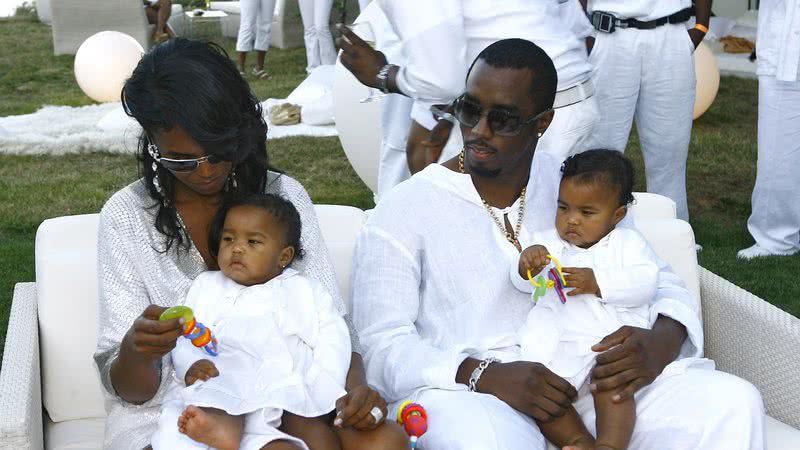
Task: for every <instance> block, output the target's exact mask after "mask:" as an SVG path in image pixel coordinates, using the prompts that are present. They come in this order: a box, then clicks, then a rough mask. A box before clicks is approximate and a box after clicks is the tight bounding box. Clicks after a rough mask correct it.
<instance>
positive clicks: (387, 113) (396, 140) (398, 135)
mask: <svg viewBox="0 0 800 450" xmlns="http://www.w3.org/2000/svg"><path fill="white" fill-rule="evenodd" d="M413 104H414V100H413V99H411V98H408V97H406V96H404V95H399V94H390V95H387V96H386V97H384V98H383V101H382V103H381V150H380V151H381V153H380V161H379V163H378V192H376V201H380V198H381V197H382V196H383V195H386V193H387V192H389V190H390V189H392V188H393V187H395V186H396V185H398V184H400V183H401V182H403V181H404V180H406V179H408V177H410V176H411V173H410V172H409V170H408V160H407V158H406V142H407V141H408V129H409V126H411V116H410V114H411V105H413Z"/></svg>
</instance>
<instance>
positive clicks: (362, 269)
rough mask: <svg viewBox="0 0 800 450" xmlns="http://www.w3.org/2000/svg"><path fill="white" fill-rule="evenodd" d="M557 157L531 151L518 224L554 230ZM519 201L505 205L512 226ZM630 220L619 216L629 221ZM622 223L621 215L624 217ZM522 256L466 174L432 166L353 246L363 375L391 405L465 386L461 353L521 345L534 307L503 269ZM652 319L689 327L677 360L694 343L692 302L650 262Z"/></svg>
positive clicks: (696, 322)
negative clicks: (654, 290)
mask: <svg viewBox="0 0 800 450" xmlns="http://www.w3.org/2000/svg"><path fill="white" fill-rule="evenodd" d="M560 166H561V161H560V160H557V159H556V158H554V157H552V156H550V155H547V154H544V153H540V154H537V155H536V158H535V161H534V170H533V171H532V173H531V177H530V181H529V183H528V188H527V196H526V206H525V215H524V227H525V228H527V229H529V230H544V229H547V228H552V227H553V224H554V221H555V212H556V206H557V197H558V185H559V180H560ZM519 206H520V205H519V200H517V201H516V202H515V203H514V204H513V205H512V206H511V207H509V208H507V211H503V210H499V209H495V210H494V212H495V214H496V215H497V216H498V217H500V218H501V220H502V215H503V214H504V213H505V212H507V213H508V220H509V222H510V223H512V224H514V223H516V221H517V215H518V214H519ZM626 220H627V219H626ZM623 222H624V221H623ZM518 258H519V253H518V251H517V249H516V247H514V245H512V244H511V243H509V242H508V241H507V240H506V239H505V236H504V234H503V233H501V232H500V229H499V228H498V226H497V224H495V222H494V221H493V220H492V219H491V217H489V214H488V212H487V210H486V208H485V207H484V205H483V203H482V201H481V198H480V196H479V195H478V192H477V191H476V190H475V187H474V186H473V184H472V179H471V178H470V176H469V175H465V174H460V173H456V172H453V171H451V170H449V169H446V168H444V167H443V166H440V165H436V164H433V165H430V166H428V167H427V168H426V169H425V170H423V171H422V172H420V173H419V174H417V175H416V176H414V177H412V178H411V179H409V180H407V181H405V182H403V183H401V184H400V185H398V186H396V187H395V188H394V189H393V190H392V191H391V192H390V193H389V194H388V195H387V196H386V198H385V199H384V200H382V201H381V203H380V204H379V205H378V206H377V207H376V209H375V210H374V211H373V213H372V215H371V216H370V218H369V220H368V222H367V224H366V225H365V227H364V229H363V230H362V232H361V234H360V235H359V238H358V240H357V243H356V249H355V254H354V262H353V320H354V323H355V325H356V329H357V330H358V333H359V338H360V340H361V345H362V348H363V349H364V352H363V353H362V354H363V356H364V361H365V365H366V370H367V379H368V380H369V382H370V384H371V385H372V386H375V387H376V388H377V389H378V390H379V392H380V393H381V394H382V395H383V396H384V397H385V398H386V399H387V401H389V402H394V401H398V400H400V399H403V398H406V397H408V396H409V395H412V394H413V393H415V392H417V391H418V390H420V389H424V388H438V389H454V390H455V389H465V388H466V386H465V385H462V384H458V383H456V381H455V376H456V372H457V370H458V367H459V365H460V364H461V363H462V362H463V360H464V359H465V358H467V357H468V356H476V355H477V356H480V355H486V354H491V353H492V352H493V351H499V352H500V353H504V352H507V351H512V352H513V351H517V352H518V351H519V348H518V338H517V333H518V331H519V328H520V326H522V325H523V323H524V322H525V318H526V316H527V314H528V311H529V310H530V308H531V302H530V296H529V295H528V294H526V293H523V292H521V291H519V290H518V289H516V288H515V287H514V285H513V284H512V283H511V282H510V280H509V276H508V265H509V264H511V263H512V262H513V261H516V260H517V259H518ZM659 269H660V273H659V286H658V295H657V299H658V300H657V302H656V304H654V305H653V316H654V317H656V316H657V315H658V314H663V315H665V316H669V317H672V318H674V319H676V320H678V321H679V322H681V323H682V324H683V325H685V326H686V329H687V332H688V335H689V337H688V339H687V340H686V341H685V343H684V345H683V347H682V349H681V356H682V357H686V356H700V355H701V354H702V349H703V334H702V325H701V323H700V319H699V302H698V300H697V299H695V298H693V297H692V296H691V294H690V293H689V292H688V290H686V288H685V287H684V284H683V282H682V281H681V280H680V279H679V278H678V277H677V276H676V275H675V274H674V273H673V272H672V271H671V270H670V269H669V266H668V265H667V264H666V263H664V262H662V261H659Z"/></svg>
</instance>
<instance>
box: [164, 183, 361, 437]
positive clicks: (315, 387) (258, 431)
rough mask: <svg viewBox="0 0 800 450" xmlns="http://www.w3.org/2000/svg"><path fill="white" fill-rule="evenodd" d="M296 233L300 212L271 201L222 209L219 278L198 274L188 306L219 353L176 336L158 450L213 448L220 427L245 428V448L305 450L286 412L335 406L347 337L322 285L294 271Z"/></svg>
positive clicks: (214, 229) (214, 230) (214, 235)
mask: <svg viewBox="0 0 800 450" xmlns="http://www.w3.org/2000/svg"><path fill="white" fill-rule="evenodd" d="M300 231H301V223H300V216H299V214H298V212H297V210H296V209H295V208H294V206H293V205H292V204H291V203H290V202H289V201H287V200H284V199H282V198H280V197H277V196H274V195H268V194H267V195H253V196H249V197H244V198H237V199H233V200H230V201H226V202H225V203H224V204H223V206H222V207H221V208H220V211H219V213H218V214H217V217H215V219H214V221H213V222H212V224H211V231H210V233H209V249H210V251H211V252H212V254H213V255H214V256H216V258H217V261H218V263H219V267H220V271H209V272H204V273H202V274H200V275H199V276H198V277H197V278H196V279H195V281H194V283H193V284H192V286H191V288H190V289H189V292H188V293H187V296H186V300H185V302H184V305H186V306H189V307H191V308H192V310H193V311H194V316H195V318H196V320H197V321H199V322H202V323H203V324H204V325H205V326H207V327H208V328H209V329H210V330H211V331H212V333H213V334H214V336H215V337H216V339H217V341H218V348H217V351H218V354H217V355H216V356H210V355H209V354H208V353H206V352H205V351H204V350H203V349H201V348H197V347H195V346H194V345H192V343H191V342H190V341H189V340H188V339H183V338H179V340H178V343H177V345H176V347H175V349H174V350H172V352H171V353H170V355H171V357H172V359H173V363H174V366H175V375H174V377H173V379H172V382H171V384H170V386H169V387H168V389H169V391H168V394H167V397H166V399H165V402H164V403H163V405H162V409H161V416H160V418H159V427H158V430H157V431H156V433H155V434H154V435H153V437H152V445H153V449H154V450H161V449H170V450H174V449H208V448H211V446H210V445H208V444H209V442H214V437H213V435H214V433H215V432H216V429H218V428H221V427H226V428H227V432H228V433H227V434H230V433H229V431H230V429H231V428H237V427H238V429H240V430H241V432H240V435H241V438H240V443H239V448H241V449H261V448H263V447H265V446H267V444H269V443H270V442H274V441H284V442H288V443H291V444H294V445H296V446H297V447H298V448H301V449H307V448H308V447H307V446H306V444H305V443H303V442H302V441H301V440H299V439H297V438H294V437H292V436H289V435H288V434H286V433H283V432H282V431H280V430H278V427H279V426H280V424H281V415H282V414H283V412H284V411H289V412H291V413H293V414H296V415H299V416H304V417H318V416H322V415H326V414H328V413H330V412H331V411H333V410H334V409H335V403H336V400H337V399H338V398H339V397H341V396H342V395H344V394H345V390H344V385H345V378H346V375H347V370H348V367H349V365H350V351H351V348H350V336H349V333H348V329H347V326H346V325H345V322H344V319H343V318H342V317H341V313H340V312H339V311H338V310H337V309H336V307H335V306H334V304H333V301H332V299H331V297H330V295H329V294H328V292H327V291H326V289H325V288H324V286H322V285H320V284H319V283H317V282H316V281H314V280H311V279H309V278H306V277H304V276H303V275H301V274H299V273H298V272H297V271H296V270H294V269H292V268H290V267H288V266H289V265H290V264H291V263H292V261H293V260H294V259H298V258H301V257H302V249H301V247H300V235H301V234H300ZM238 416H244V421H243V427H242V420H241V419H240V418H239V417H238ZM234 448H235V446H234Z"/></svg>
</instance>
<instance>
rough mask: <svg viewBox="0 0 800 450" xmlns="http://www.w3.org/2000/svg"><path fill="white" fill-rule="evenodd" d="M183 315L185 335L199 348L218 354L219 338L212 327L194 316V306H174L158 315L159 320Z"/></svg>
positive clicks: (210, 353) (214, 354)
mask: <svg viewBox="0 0 800 450" xmlns="http://www.w3.org/2000/svg"><path fill="white" fill-rule="evenodd" d="M180 317H183V337H185V338H186V339H189V340H190V341H192V344H194V346H195V347H197V348H202V349H203V350H205V351H206V353H208V354H209V355H211V356H217V354H218V353H217V338H215V337H214V334H213V333H211V329H210V328H208V327H207V326H205V325H203V324H202V323H200V322H198V321H196V320H195V318H194V312H193V311H192V308H189V307H188V306H173V307H172V308H169V309H167V310H166V311H164V312H163V313H161V315H160V316H159V317H158V320H172V319H177V318H180Z"/></svg>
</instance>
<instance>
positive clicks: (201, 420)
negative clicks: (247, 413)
mask: <svg viewBox="0 0 800 450" xmlns="http://www.w3.org/2000/svg"><path fill="white" fill-rule="evenodd" d="M243 427H244V419H243V417H241V416H231V415H229V414H228V413H226V412H225V411H222V410H221V409H215V408H198V407H197V406H193V405H189V406H188V407H187V408H186V409H185V410H183V414H181V416H180V417H179V418H178V430H179V431H180V432H181V433H183V434H185V435H187V436H189V437H190V438H192V439H194V440H195V441H197V442H200V443H203V444H206V445H208V446H211V447H214V448H217V449H219V450H228V449H231V450H237V449H238V448H239V443H240V442H241V440H242V428H243Z"/></svg>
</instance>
